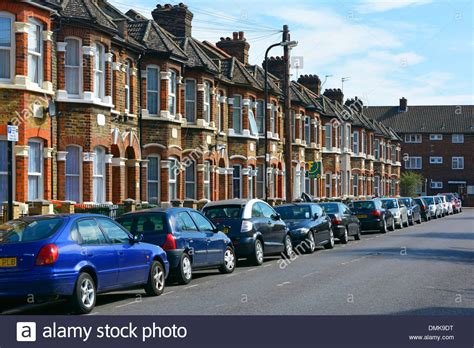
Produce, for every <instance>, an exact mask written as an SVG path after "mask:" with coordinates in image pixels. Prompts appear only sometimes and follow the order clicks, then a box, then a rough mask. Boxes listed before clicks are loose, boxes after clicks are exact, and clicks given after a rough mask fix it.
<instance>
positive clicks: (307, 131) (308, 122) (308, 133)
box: [304, 116, 311, 145]
mask: <svg viewBox="0 0 474 348" xmlns="http://www.w3.org/2000/svg"><path fill="white" fill-rule="evenodd" d="M304 140H305V141H306V144H308V145H309V143H311V118H309V116H306V118H305V133H304Z"/></svg>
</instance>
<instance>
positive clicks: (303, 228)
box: [294, 227, 309, 234]
mask: <svg viewBox="0 0 474 348" xmlns="http://www.w3.org/2000/svg"><path fill="white" fill-rule="evenodd" d="M308 231H309V228H306V227H302V228H297V229H296V230H294V232H295V233H298V234H307V233H308Z"/></svg>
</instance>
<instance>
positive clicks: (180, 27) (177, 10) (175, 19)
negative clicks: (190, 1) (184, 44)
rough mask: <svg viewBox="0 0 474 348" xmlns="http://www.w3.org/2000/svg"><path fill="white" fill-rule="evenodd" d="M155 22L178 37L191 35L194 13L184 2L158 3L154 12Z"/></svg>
mask: <svg viewBox="0 0 474 348" xmlns="http://www.w3.org/2000/svg"><path fill="white" fill-rule="evenodd" d="M152 16H153V19H154V20H155V22H156V23H157V24H158V25H159V26H161V27H163V28H164V29H166V30H167V31H169V32H170V33H171V34H173V35H174V36H176V37H190V36H191V34H192V21H193V17H194V15H193V13H192V12H191V11H189V10H188V6H186V5H185V4H183V3H180V4H179V5H176V6H173V5H171V4H166V5H164V6H162V5H159V4H158V5H157V6H156V8H155V9H154V10H153V12H152Z"/></svg>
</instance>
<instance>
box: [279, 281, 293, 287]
mask: <svg viewBox="0 0 474 348" xmlns="http://www.w3.org/2000/svg"><path fill="white" fill-rule="evenodd" d="M287 284H291V282H283V283H281V284H277V286H284V285H287Z"/></svg>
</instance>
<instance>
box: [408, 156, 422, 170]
mask: <svg viewBox="0 0 474 348" xmlns="http://www.w3.org/2000/svg"><path fill="white" fill-rule="evenodd" d="M418 161H419V163H418ZM418 164H419V165H418ZM405 169H415V170H418V169H423V158H422V157H421V156H410V157H408V160H407V161H406V162H405Z"/></svg>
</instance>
